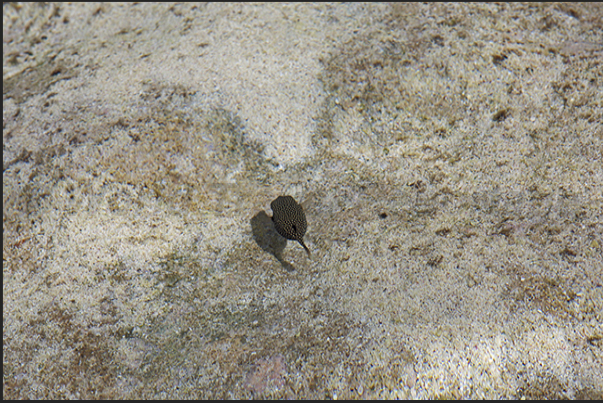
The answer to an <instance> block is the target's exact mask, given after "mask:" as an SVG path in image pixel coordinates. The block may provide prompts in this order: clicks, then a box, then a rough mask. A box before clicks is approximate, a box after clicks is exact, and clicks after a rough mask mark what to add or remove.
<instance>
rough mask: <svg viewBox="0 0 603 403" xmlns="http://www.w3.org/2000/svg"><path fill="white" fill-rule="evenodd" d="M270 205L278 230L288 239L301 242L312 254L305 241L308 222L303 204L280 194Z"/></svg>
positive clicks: (275, 226) (275, 227)
mask: <svg viewBox="0 0 603 403" xmlns="http://www.w3.org/2000/svg"><path fill="white" fill-rule="evenodd" d="M270 207H271V208H272V222H273V223H274V229H275V230H276V232H278V233H279V234H280V235H281V236H282V237H284V238H286V239H290V240H293V241H297V242H299V244H300V245H301V246H303V247H304V249H305V250H306V252H307V253H308V256H310V250H309V249H308V247H307V246H306V244H305V243H304V235H305V234H306V229H307V228H308V223H307V222H306V214H305V213H304V209H303V208H302V206H300V205H299V204H297V202H296V201H295V199H294V198H293V197H291V196H279V197H277V198H276V199H275V200H274V201H273V202H272V203H270Z"/></svg>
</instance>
